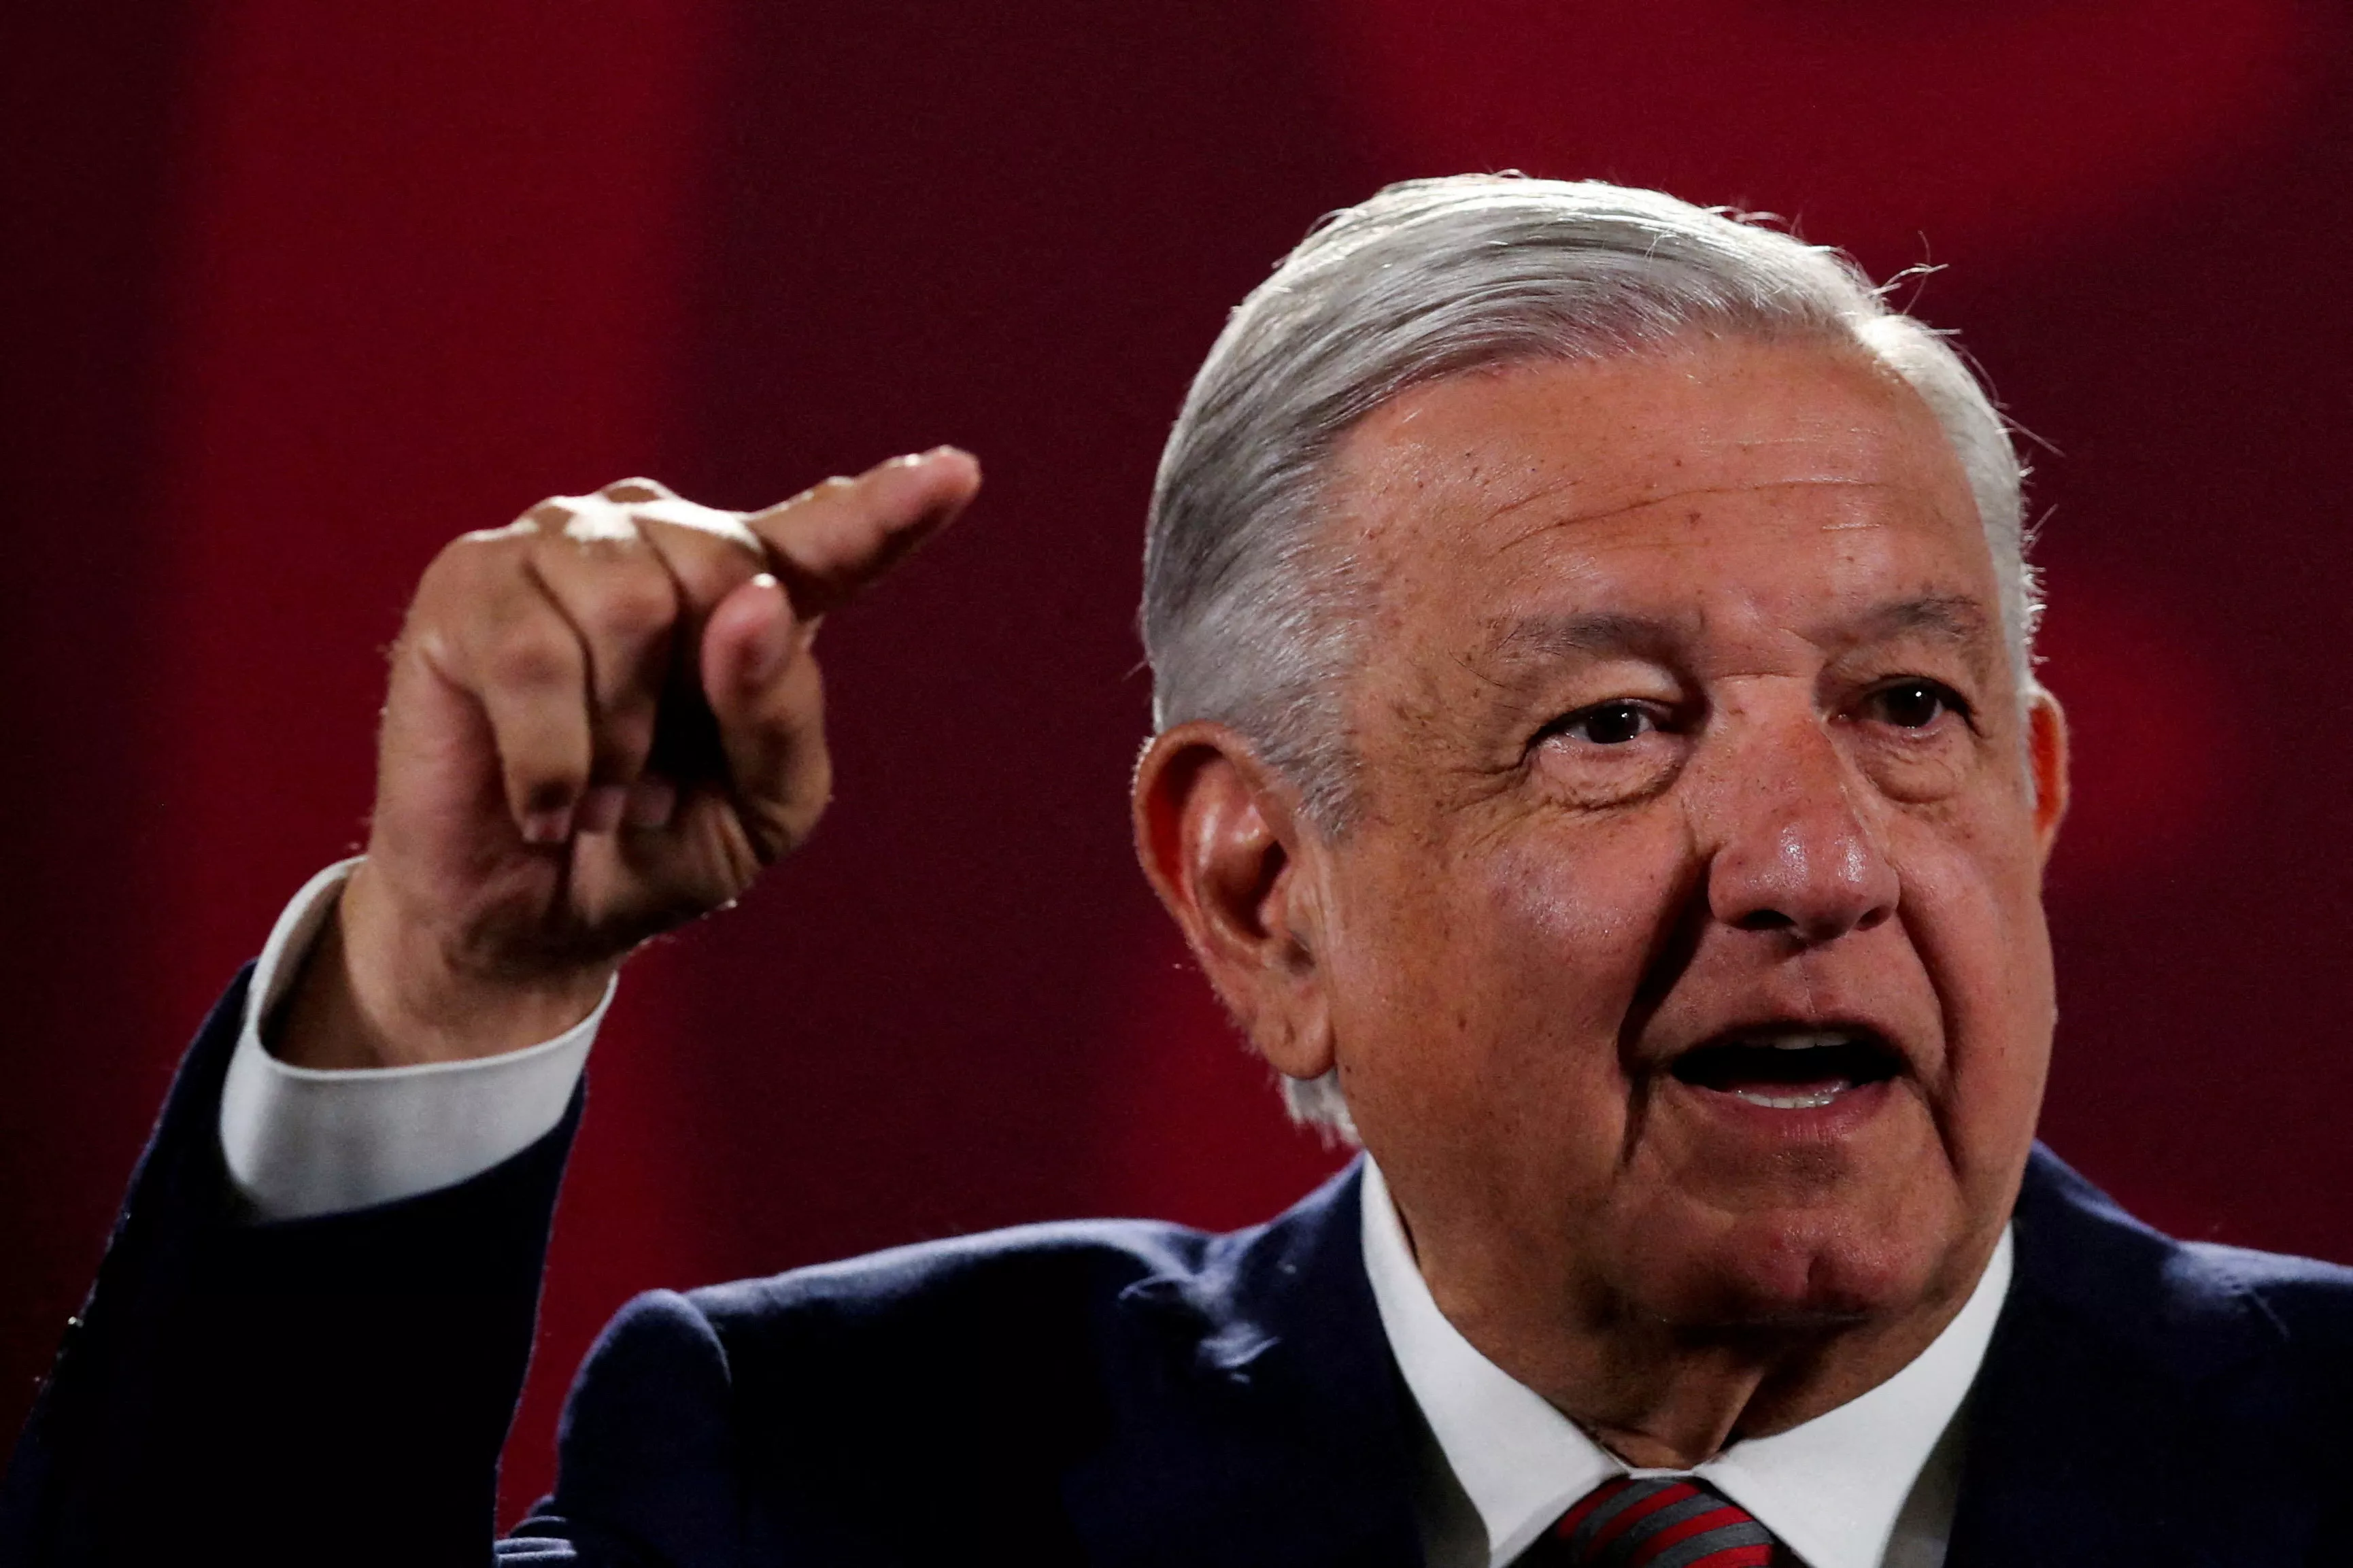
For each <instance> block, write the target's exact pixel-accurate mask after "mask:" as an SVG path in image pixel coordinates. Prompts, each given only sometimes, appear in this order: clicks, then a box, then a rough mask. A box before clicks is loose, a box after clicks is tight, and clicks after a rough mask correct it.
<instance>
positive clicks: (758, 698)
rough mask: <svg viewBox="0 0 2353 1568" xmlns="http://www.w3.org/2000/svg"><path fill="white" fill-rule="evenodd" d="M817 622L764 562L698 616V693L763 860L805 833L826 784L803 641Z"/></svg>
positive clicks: (820, 709)
mask: <svg viewBox="0 0 2353 1568" xmlns="http://www.w3.org/2000/svg"><path fill="white" fill-rule="evenodd" d="M816 630H817V626H816V623H815V622H814V621H811V620H803V619H802V618H800V617H799V616H796V615H795V614H794V613H793V606H792V601H791V600H790V599H789V598H787V597H786V594H785V590H784V587H783V585H782V584H779V583H778V582H777V581H776V578H774V577H772V576H770V575H769V574H766V573H765V572H764V573H762V574H759V575H758V576H756V577H754V578H752V579H751V580H750V581H749V582H746V583H744V584H741V585H739V586H738V587H736V588H735V589H734V590H733V592H732V593H730V594H729V595H727V596H726V597H725V598H723V599H722V600H721V601H720V602H719V604H718V606H717V607H716V608H714V609H713V610H712V612H711V616H710V618H709V620H707V621H706V622H705V623H704V625H703V631H702V661H701V663H702V669H701V673H702V693H703V700H705V701H707V702H708V703H709V704H710V705H711V712H712V717H713V718H714V719H716V720H717V721H718V725H719V742H720V747H721V750H722V752H723V753H724V755H725V757H726V761H727V773H728V777H729V779H730V780H731V781H732V783H733V785H734V795H735V805H736V808H737V811H738V812H739V813H740V815H741V816H742V817H743V821H744V830H745V831H746V833H748V834H749V835H750V837H751V840H752V847H753V850H754V853H755V854H756V855H758V857H759V858H760V859H761V861H762V862H763V863H765V862H768V861H772V860H774V859H776V858H777V857H778V856H781V855H783V854H785V853H786V851H788V850H790V849H792V848H793V847H795V846H796V845H797V844H799V842H800V841H801V840H802V839H804V838H806V837H808V834H809V831H810V829H812V828H814V827H815V826H817V819H818V816H819V815H821V814H822V813H823V812H824V810H825V805H826V801H827V800H828V797H829V796H830V795H831V793H832V788H833V769H832V763H831V761H830V759H829V758H828V756H827V754H826V746H825V692H824V685H823V682H822V681H821V680H820V679H818V667H817V656H816V655H815V654H814V653H813V652H811V651H810V648H809V642H810V639H811V637H813V636H814V635H815V633H816Z"/></svg>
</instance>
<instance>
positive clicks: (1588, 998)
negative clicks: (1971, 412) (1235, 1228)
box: [1313, 342, 2063, 1343]
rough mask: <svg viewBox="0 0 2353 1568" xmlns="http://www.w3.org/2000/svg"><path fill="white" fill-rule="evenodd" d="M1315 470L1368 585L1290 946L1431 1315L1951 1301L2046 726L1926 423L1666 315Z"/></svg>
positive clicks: (2054, 730) (1870, 380)
mask: <svg viewBox="0 0 2353 1568" xmlns="http://www.w3.org/2000/svg"><path fill="white" fill-rule="evenodd" d="M1338 461H1339V484H1338V488H1337V489H1336V490H1335V496H1336V507H1335V516H1336V518H1337V521H1335V529H1337V530H1341V531H1345V534H1346V535H1348V536H1350V537H1352V538H1353V539H1354V540H1355V542H1356V549H1357V551H1358V552H1359V559H1360V561H1361V562H1362V563H1363V564H1364V565H1365V566H1366V567H1367V568H1368V569H1369V574H1370V576H1371V579H1372V581H1373V583H1374V584H1375V588H1374V601H1375V607H1374V609H1373V611H1372V613H1371V615H1370V616H1369V617H1368V619H1367V621H1366V627H1365V631H1366V636H1365V642H1364V646H1365V649H1366V653H1365V657H1364V660H1363V663H1362V664H1361V666H1360V667H1359V671H1358V674H1357V676H1356V679H1355V681H1354V684H1353V686H1352V688H1351V692H1350V722H1351V726H1352V735H1351V740H1352V742H1353V744H1354V746H1355V749H1356V758H1357V761H1358V764H1359V766H1358V775H1357V794H1356V800H1355V810H1356V815H1355V816H1354V817H1353V818H1352V820H1351V823H1350V826H1348V828H1347V830H1346V831H1345V833H1343V834H1341V835H1340V836H1339V837H1337V838H1336V839H1334V840H1332V841H1329V842H1327V843H1324V844H1323V845H1322V846H1321V847H1320V849H1319V851H1318V853H1317V855H1316V857H1315V858H1316V859H1317V861H1318V862H1319V863H1318V864H1317V866H1316V868H1315V869H1314V873H1313V874H1314V876H1315V877H1316V878H1317V879H1319V881H1320V883H1321V889H1320V893H1319V902H1320V904H1321V906H1322V910H1323V913H1322V921H1323V929H1322V931H1321V933H1320V938H1319V940H1320V942H1321V943H1322V950H1321V951H1320V952H1318V954H1317V963H1318V966H1319V968H1320V969H1321V971H1322V973H1323V982H1324V996H1325V999H1326V1005H1328V1006H1329V1008H1330V1027H1331V1038H1332V1040H1333V1043H1334V1048H1335V1052H1336V1055H1337V1060H1338V1062H1339V1064H1340V1070H1341V1075H1342V1082H1343V1086H1344V1088H1345V1091H1346V1094H1347V1098H1348V1102H1349V1105H1350V1107H1351V1110H1352V1111H1353V1114H1354V1115H1355V1118H1356V1122H1357V1125H1358V1127H1359V1129H1360V1130H1361V1131H1362V1133H1363V1136H1364V1139H1365V1142H1366V1145H1367V1147H1368V1148H1369V1149H1370V1150H1371V1151H1372V1152H1373V1153H1374V1155H1375V1156H1376V1157H1377V1159H1378V1160H1379V1161H1380V1163H1381V1165H1382V1168H1383V1170H1384V1172H1385V1173H1387V1174H1388V1178H1389V1181H1390V1184H1391V1188H1392V1191H1393V1192H1394V1193H1395V1194H1396V1195H1397V1198H1398V1205H1399V1207H1400V1210H1401V1212H1402V1213H1403V1214H1404V1215H1405V1217H1406V1219H1407V1221H1408V1224H1409V1226H1410V1227H1411V1230H1412V1235H1413V1239H1414V1243H1415V1247H1416V1249H1417V1253H1418V1255H1419V1259H1420V1262H1421V1264H1422V1268H1423V1270H1424V1272H1425V1274H1426V1275H1427V1276H1428V1277H1429V1279H1430V1283H1431V1285H1432V1288H1433V1289H1434V1291H1435V1292H1436V1294H1437V1296H1438V1299H1439V1301H1440V1305H1441V1306H1442V1307H1444V1308H1445V1309H1446V1310H1447V1311H1448V1313H1449V1315H1450V1316H1451V1317H1453V1318H1454V1320H1455V1321H1456V1322H1457V1323H1458V1325H1460V1326H1461V1327H1463V1328H1464V1330H1465V1331H1466V1332H1470V1333H1471V1334H1472V1338H1473V1339H1474V1341H1480V1342H1501V1343H1511V1342H1523V1341H1525V1340H1526V1339H1527V1338H1528V1336H1530V1335H1537V1336H1541V1335H1542V1334H1543V1333H1545V1332H1546V1331H1548V1329H1549V1330H1552V1331H1556V1330H1557V1329H1558V1328H1560V1327H1565V1326H1568V1325H1567V1324H1564V1323H1562V1322H1561V1321H1559V1320H1560V1317H1561V1315H1562V1314H1564V1313H1566V1314H1567V1315H1568V1316H1569V1317H1571V1318H1573V1319H1575V1320H1577V1323H1578V1324H1580V1325H1581V1326H1583V1327H1587V1328H1592V1327H1597V1326H1601V1325H1606V1324H1607V1323H1609V1322H1611V1321H1618V1320H1620V1318H1622V1317H1623V1315H1625V1314H1629V1313H1631V1314H1637V1315H1639V1317H1640V1318H1641V1320H1642V1321H1649V1322H1652V1323H1656V1324H1661V1325H1664V1326H1667V1327H1669V1328H1671V1329H1674V1330H1689V1331H1698V1332H1701V1333H1703V1334H1704V1333H1706V1332H1708V1331H1713V1330H1715V1329H1717V1328H1725V1327H1735V1326H1744V1325H1758V1324H1772V1323H1782V1324H1792V1325H1800V1324H1809V1323H1831V1322H1840V1321H1855V1320H1861V1321H1866V1322H1868V1321H1886V1320H1889V1319H1891V1318H1901V1317H1903V1316H1904V1315H1905V1314H1908V1313H1919V1312H1923V1311H1926V1312H1928V1313H1930V1314H1932V1315H1933V1314H1935V1313H1936V1312H1937V1311H1938V1310H1940V1307H1941V1308H1942V1309H1946V1310H1948V1309H1949V1307H1950V1306H1951V1305H1952V1304H1954V1303H1956V1302H1957V1300H1958V1299H1959V1297H1960V1295H1962V1294H1964V1293H1965V1292H1966V1290H1967V1289H1968V1286H1969V1284H1970V1283H1971V1282H1972V1281H1973V1279H1975V1276H1976V1273H1977V1271H1978V1268H1979V1267H1980V1266H1981V1264H1982V1263H1983V1260H1984V1258H1985V1257H1986V1256H1987V1254H1988V1252H1989V1249H1990V1248H1991V1247H1992V1245H1993V1242H1994V1239H1995V1238H1996V1237H1997V1235H1998V1233H1999V1231H2000V1226H2001V1224H2002V1223H2003V1220H2004V1218H2005V1216H2006V1215H2007V1214H2008V1212H2009V1207H2010V1202H2011V1201H2012V1199H2013V1197H2014V1195H2015V1193H2016V1188H2017V1183H2018V1180H2019V1175H2020V1172H2021V1168H2022V1165H2023V1163H2024V1160H2025V1156H2026V1152H2027V1149H2028V1145H2029V1142H2030V1141H2031V1136H2032V1129H2033V1123H2034V1120H2035V1115H2036V1110H2037V1107H2038V1105H2039V1103H2040V1101H2041V1098H2042V1082H2043V1074H2044V1068H2045V1064H2046V1061H2047V1058H2048V1055H2049V1048H2050V1041H2051V1032H2052V978H2051V955H2050V946H2049V940H2048V937H2047V934H2046V931H2045V929H2044V925H2043V917H2042V901H2041V892H2040V884H2041V875H2042V863H2043V858H2044V855H2045V853H2046V852H2047V849H2048V847H2049V843H2050V838H2051V835H2052V831H2053V830H2054V829H2055V826H2056V822H2057V816H2058V810H2059V804H2060V800H2061V798H2062V796H2063V779H2062V778H2061V776H2060V773H2059V768H2060V761H2059V759H2060V756H2061V752H2062V748H2063V742H2062V739H2061V737H2060V731H2059V727H2058V718H2057V714H2056V711H2055V710H2053V709H2051V708H2050V707H2048V705H2047V703H2046V704H2043V705H2042V706H2040V707H2038V709H2037V710H2034V712H2033V714H2032V716H2031V718H2030V717H2029V716H2026V715H2022V714H2021V709H2020V706H2019V703H2018V700H2017V696H2016V690H2017V688H2016V685H2015V681H2014V675H2013V671H2012V670H2011V668H2010V664H2009V661H2008V658H2007V655H2006V652H2005V648H2004V644H2003V637H2002V631H2001V625H2000V611H1999V607H1998V605H1999V600H1998V596H1997V591H1996V583H1995V577H1994V570H1993V563H1992V560H1991V558H1990V554H1989V551H1988V549H1987V546H1986V543H1985V540H1984V535H1983V532H1982V531H1981V529H1980V527H1979V524H1978V516H1977V512H1976V509H1975V506H1974V504H1973V502H1972V500H1971V498H1970V494H1969V490H1968V485H1967V483H1966V481H1965V479H1964V478H1963V476H1962V473H1961V470H1960V468H1959V466H1958V464H1957V461H1956V459H1955V458H1954V457H1953V454H1952V451H1951V449H1950V447H1948V446H1947V443H1946V441H1945V439H1944V437H1943V436H1942V434H1941V432H1940V431H1939V430H1938V428H1937V426H1936V423H1935V421H1934V419H1933V418H1932V416H1930V415H1929V413H1928V411H1927V409H1926V406H1925V405H1923V404H1922V403H1921V402H1920V400H1919V399H1918V397H1917V396H1916V395H1914V394H1913V393H1912V392H1911V391H1910V390H1909V389H1907V388H1906V387H1905V385H1904V384H1902V383H1901V382H1900V381H1898V380H1896V379H1895V378H1894V376H1893V375H1891V374H1889V373H1887V372H1886V371H1884V370H1883V369H1882V368H1881V367H1879V366H1877V365H1875V364H1873V363H1871V362H1870V361H1868V360H1867V359H1865V358H1864V357H1862V355H1860V354H1859V353H1847V352H1840V351H1835V350H1832V349H1829V348H1825V347H1822V346H1820V345H1812V344H1790V343H1780V344H1774V343H1765V342H1733V343H1714V344H1705V343H1703V344H1695V345H1694V346H1691V347H1688V348H1679V349H1676V350H1673V351H1672V352H1662V353H1657V354H1655V355H1651V356H1648V357H1642V358H1637V359H1630V360H1621V361H1618V362H1615V363H1603V364H1577V365H1562V364H1536V365H1530V366H1523V367H1518V368H1514V369H1510V370H1507V371H1503V372H1499V373H1494V374H1476V375H1468V376H1461V377H1457V378H1454V379H1451V380H1448V381H1445V382H1441V383H1439V384H1434V385H1431V386H1429V387H1425V388H1422V389H1420V390H1419V391H1418V392H1415V393H1413V394H1410V395H1407V396H1404V397H1402V398H1399V399H1398V400H1397V401H1395V402H1393V403H1392V404H1390V405H1388V406H1386V407H1384V408H1382V409H1381V410H1379V411H1378V412H1377V414H1375V415H1374V416H1372V417H1371V418H1369V419H1368V420H1366V422H1365V424H1364V425H1363V426H1360V427H1359V428H1358V429H1357V430H1356V432H1354V433H1353V435H1352V436H1351V437H1350V439H1349V440H1348V442H1347V443H1346V444H1345V447H1344V448H1343V450H1342V452H1341V454H1340V456H1339V459H1338ZM1335 537H1338V535H1335ZM2037 765H2040V766H2041V767H2042V769H2043V770H2044V773H2045V775H2046V776H2045V781H2044V785H2043V788H2042V795H2041V797H2040V799H2041V803H2040V805H2038V795H2037V791H2036V788H2035V785H2034V784H2033V783H2032V782H2031V781H2032V777H2033V770H2034V768H2035V767H2036V766H2037ZM1482 1331H1483V1333H1482Z"/></svg>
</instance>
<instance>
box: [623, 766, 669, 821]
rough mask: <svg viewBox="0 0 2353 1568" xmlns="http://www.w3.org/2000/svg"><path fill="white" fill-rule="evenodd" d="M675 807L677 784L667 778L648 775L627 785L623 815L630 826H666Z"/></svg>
mask: <svg viewBox="0 0 2353 1568" xmlns="http://www.w3.org/2000/svg"><path fill="white" fill-rule="evenodd" d="M677 809H678V786H677V785H676V784H671V783H670V781H669V780H668V779H658V778H651V777H648V778H641V779H639V780H638V782H637V783H636V784H631V785H630V786H629V804H628V810H627V811H626V812H625V813H624V816H626V818H627V820H628V824H629V826H632V827H668V826H670V816H671V814H672V813H673V812H675V811H676V810H677Z"/></svg>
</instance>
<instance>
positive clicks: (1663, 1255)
mask: <svg viewBox="0 0 2353 1568" xmlns="http://www.w3.org/2000/svg"><path fill="white" fill-rule="evenodd" d="M1955 1240H1956V1237H1955V1235H1954V1233H1953V1230H1952V1228H1951V1226H1949V1225H1942V1224H1940V1225H1935V1226H1922V1225H1917V1224H1914V1225H1900V1224H1899V1225H1890V1224H1888V1223H1886V1222H1884V1221H1883V1220H1878V1219H1875V1218H1865V1217H1862V1216H1858V1215H1851V1214H1844V1213H1840V1212H1837V1211H1831V1212H1824V1211H1822V1210H1820V1209H1807V1210H1799V1211H1795V1212H1778V1213H1777V1212H1774V1211H1770V1210H1767V1211H1764V1212H1758V1213H1749V1214H1744V1215H1738V1216H1736V1218H1735V1219H1734V1220H1733V1221H1732V1222H1731V1223H1730V1224H1729V1225H1728V1226H1726V1225H1723V1224H1722V1223H1721V1216H1719V1223H1718V1224H1717V1226H1715V1227H1713V1229H1712V1234H1708V1235H1705V1236H1704V1237H1697V1236H1695V1237H1690V1238H1689V1239H1688V1241H1687V1242H1686V1243H1685V1244H1684V1245H1683V1246H1674V1245H1672V1244H1670V1245H1664V1246H1660V1247H1657V1248H1656V1249H1655V1250H1651V1251H1650V1254H1649V1256H1647V1257H1644V1258H1639V1259H1637V1260H1636V1263H1635V1268H1634V1269H1633V1273H1634V1275H1635V1277H1636V1279H1638V1280H1639V1281H1640V1283H1639V1284H1638V1286H1637V1289H1636V1290H1635V1292H1634V1294H1635V1295H1636V1297H1637V1298H1638V1300H1640V1301H1641V1304H1642V1305H1643V1306H1644V1307H1645V1308H1647V1309H1648V1310H1651V1312H1653V1313H1655V1314H1656V1315H1657V1316H1658V1317H1659V1318H1660V1319H1662V1320H1663V1321H1667V1322H1669V1323H1671V1324H1673V1325H1676V1326H1677V1327H1681V1328H1686V1329H1693V1330H1701V1331H1725V1330H1741V1329H1756V1330H1779V1329H1799V1330H1803V1329H1832V1328H1841V1327H1850V1326H1854V1325H1859V1324H1864V1323H1869V1322H1873V1321H1892V1320H1894V1319H1897V1318H1900V1317H1902V1316H1904V1315H1905V1313H1907V1312H1910V1311H1912V1310H1915V1309H1917V1308H1918V1307H1920V1306H1921V1305H1922V1304H1923V1303H1925V1302H1926V1301H1927V1300H1930V1299H1931V1298H1932V1297H1934V1296H1936V1295H1937V1294H1939V1293H1940V1292H1939V1288H1940V1286H1942V1284H1943V1283H1944V1279H1943V1277H1944V1275H1945V1274H1946V1273H1947V1263H1948V1260H1949V1259H1950V1258H1951V1257H1952V1254H1953V1252H1954V1249H1955V1248H1954V1243H1955Z"/></svg>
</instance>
